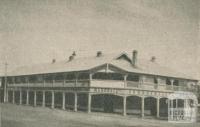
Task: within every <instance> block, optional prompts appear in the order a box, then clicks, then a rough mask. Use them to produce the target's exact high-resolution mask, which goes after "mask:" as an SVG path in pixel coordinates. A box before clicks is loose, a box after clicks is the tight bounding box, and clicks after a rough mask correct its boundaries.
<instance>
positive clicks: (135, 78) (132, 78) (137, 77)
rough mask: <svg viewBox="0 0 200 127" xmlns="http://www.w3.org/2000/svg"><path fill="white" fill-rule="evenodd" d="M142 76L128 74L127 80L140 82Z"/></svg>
mask: <svg viewBox="0 0 200 127" xmlns="http://www.w3.org/2000/svg"><path fill="white" fill-rule="evenodd" d="M139 80H140V78H139V76H138V75H128V77H127V81H135V82H139Z"/></svg>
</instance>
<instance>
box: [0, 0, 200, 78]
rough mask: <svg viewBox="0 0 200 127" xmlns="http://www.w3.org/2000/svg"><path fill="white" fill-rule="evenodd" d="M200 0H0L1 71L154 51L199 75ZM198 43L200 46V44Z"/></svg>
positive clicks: (145, 55) (166, 61)
mask: <svg viewBox="0 0 200 127" xmlns="http://www.w3.org/2000/svg"><path fill="white" fill-rule="evenodd" d="M198 9H199V3H198V0H0V14H1V15H0V73H4V63H5V61H7V62H8V64H9V66H8V69H9V71H11V70H13V69H15V68H16V67H18V66H23V65H29V64H36V63H43V62H51V59H52V58H56V59H57V61H59V60H63V59H68V56H69V55H70V54H71V53H72V51H74V50H75V51H77V55H78V56H88V55H90V56H91V55H95V53H96V51H98V50H101V51H103V53H121V52H123V51H126V52H128V53H131V52H132V50H134V49H136V50H138V52H139V57H142V58H146V59H150V57H151V56H156V58H157V59H156V60H157V62H158V63H160V64H162V65H165V66H168V67H171V68H173V69H176V70H178V71H180V72H183V73H186V74H188V75H192V76H194V77H197V78H199V79H200V58H199V57H200V42H199V28H200V27H199V25H198V23H199V10H198ZM198 49H199V50H198Z"/></svg>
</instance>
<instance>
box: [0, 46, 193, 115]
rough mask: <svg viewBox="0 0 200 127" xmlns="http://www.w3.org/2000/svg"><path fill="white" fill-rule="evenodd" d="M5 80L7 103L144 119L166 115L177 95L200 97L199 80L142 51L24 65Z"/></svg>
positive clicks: (4, 78) (179, 104)
mask: <svg viewBox="0 0 200 127" xmlns="http://www.w3.org/2000/svg"><path fill="white" fill-rule="evenodd" d="M1 80H2V85H1V93H2V94H1V98H2V99H1V100H2V101H3V96H4V101H5V102H10V103H13V104H19V105H32V106H43V107H51V108H61V109H63V110H74V111H78V110H82V111H87V112H88V113H89V112H108V113H119V114H123V115H138V116H142V117H144V116H156V117H166V116H167V114H168V107H167V106H168V104H167V103H168V101H167V97H168V95H169V94H171V93H173V92H174V91H192V92H193V93H195V94H197V88H196V85H197V80H196V79H193V78H191V77H188V76H187V75H185V74H182V73H178V72H176V71H173V70H172V69H169V68H166V67H164V66H161V65H159V64H158V63H157V62H156V58H155V57H152V58H150V59H149V60H143V59H138V58H137V51H136V50H134V51H133V53H132V55H131V57H130V56H129V55H128V54H126V53H122V54H120V55H104V54H103V53H102V52H100V51H99V52H97V54H96V55H94V56H91V57H84V58H79V57H78V56H77V55H76V53H75V52H74V53H73V54H72V55H71V56H70V57H69V59H67V60H64V61H60V62H57V61H56V60H55V59H54V60H52V62H51V63H46V64H38V65H33V66H27V67H20V68H18V69H16V70H14V71H12V72H10V73H8V75H7V77H5V76H2V77H1ZM5 82H6V83H5ZM5 84H7V85H6V86H5ZM4 88H6V89H5V90H4ZM3 91H4V92H3ZM3 93H4V94H3ZM178 101H180V102H179V103H177V102H178ZM181 103H182V102H181V100H175V105H176V106H182V105H183V104H181Z"/></svg>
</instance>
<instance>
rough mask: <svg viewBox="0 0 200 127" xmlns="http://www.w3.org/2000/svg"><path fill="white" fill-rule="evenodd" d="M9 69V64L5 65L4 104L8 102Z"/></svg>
mask: <svg viewBox="0 0 200 127" xmlns="http://www.w3.org/2000/svg"><path fill="white" fill-rule="evenodd" d="M7 68H8V63H7V62H6V63H5V76H4V98H3V100H4V103H5V102H7Z"/></svg>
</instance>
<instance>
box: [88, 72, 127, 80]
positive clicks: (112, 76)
mask: <svg viewBox="0 0 200 127" xmlns="http://www.w3.org/2000/svg"><path fill="white" fill-rule="evenodd" d="M92 78H93V79H102V80H124V77H123V75H122V74H119V73H104V72H98V73H95V74H94V75H93V77H92Z"/></svg>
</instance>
